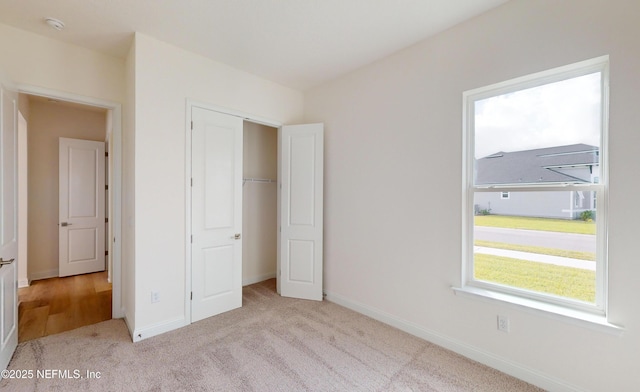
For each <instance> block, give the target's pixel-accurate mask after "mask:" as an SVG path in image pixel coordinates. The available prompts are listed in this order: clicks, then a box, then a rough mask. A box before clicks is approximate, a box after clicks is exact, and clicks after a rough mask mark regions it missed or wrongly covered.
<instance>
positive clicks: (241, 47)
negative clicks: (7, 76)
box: [0, 0, 507, 90]
mask: <svg viewBox="0 0 640 392" xmlns="http://www.w3.org/2000/svg"><path fill="white" fill-rule="evenodd" d="M506 1H507V0H0V23H4V24H7V25H10V26H14V27H17V28H20V29H23V30H27V31H31V32H34V33H37V34H41V35H45V36H47V37H51V38H54V39H57V40H60V41H64V42H68V43H72V44H76V45H79V46H82V47H85V48H89V49H93V50H96V51H99V52H102V53H105V54H109V55H112V56H116V57H121V58H124V57H125V56H126V54H127V52H128V49H129V45H130V43H131V39H132V37H133V33H134V32H136V31H137V32H141V33H144V34H146V35H149V36H152V37H155V38H157V39H159V40H161V41H165V42H167V43H170V44H173V45H176V46H179V47H182V48H184V49H187V50H189V51H192V52H195V53H199V54H201V55H204V56H206V57H209V58H211V59H213V60H216V61H220V62H222V63H225V64H227V65H230V66H232V67H234V68H237V69H241V70H244V71H246V72H250V73H253V74H255V75H259V76H261V77H263V78H266V79H269V80H272V81H274V82H277V83H279V84H282V85H284V86H287V87H291V88H294V89H297V90H306V89H308V88H311V87H313V86H316V85H318V84H321V83H323V82H325V81H328V80H331V79H334V78H336V77H338V76H340V75H343V74H345V73H347V72H349V71H352V70H355V69H357V68H359V67H362V66H364V65H366V64H368V63H371V62H373V61H375V60H378V59H380V58H383V57H385V56H388V55H390V54H391V53H394V52H396V51H398V50H400V49H403V48H405V47H408V46H411V45H413V44H415V43H417V42H419V41H421V40H423V39H425V38H427V37H429V36H431V35H434V34H436V33H438V32H440V31H443V30H445V29H447V28H449V27H451V26H453V25H455V24H458V23H460V22H462V21H464V20H466V19H469V18H472V17H474V16H476V15H478V14H480V13H483V12H485V11H487V10H489V9H491V8H493V7H496V6H498V5H500V4H503V3H505V2H506ZM45 17H53V18H57V19H60V20H61V21H63V22H64V23H65V25H66V26H65V29H64V30H63V31H57V30H54V29H52V28H50V27H49V26H47V25H46V24H45V23H44V18H45Z"/></svg>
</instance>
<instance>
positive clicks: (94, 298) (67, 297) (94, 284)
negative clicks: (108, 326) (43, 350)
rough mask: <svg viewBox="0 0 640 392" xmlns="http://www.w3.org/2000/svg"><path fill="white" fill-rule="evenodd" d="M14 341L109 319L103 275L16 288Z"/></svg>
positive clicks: (108, 286)
mask: <svg viewBox="0 0 640 392" xmlns="http://www.w3.org/2000/svg"><path fill="white" fill-rule="evenodd" d="M18 300H19V302H20V305H19V307H18V341H19V342H24V341H26V340H31V339H36V338H39V337H42V336H47V335H53V334H56V333H60V332H64V331H68V330H71V329H75V328H78V327H82V326H85V325H91V324H96V323H99V322H101V321H105V320H110V319H111V283H109V282H108V281H107V272H106V271H105V272H96V273H93V274H86V275H76V276H69V277H65V278H50V279H43V280H37V281H34V282H32V283H31V286H29V287H24V288H21V289H18Z"/></svg>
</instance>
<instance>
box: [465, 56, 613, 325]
mask: <svg viewBox="0 0 640 392" xmlns="http://www.w3.org/2000/svg"><path fill="white" fill-rule="evenodd" d="M607 91H608V57H607V56H605V57H601V58H597V59H593V60H588V61H584V62H581V63H577V64H572V65H569V66H565V67H560V68H557V69H553V70H549V71H545V72H541V73H538V74H534V75H529V76H525V77H522V78H518V79H514V80H510V81H507V82H503V83H499V84H496V85H491V86H487V87H483V88H479V89H476V90H472V91H467V92H465V93H464V105H465V106H464V108H465V113H464V114H465V121H464V143H465V148H464V151H465V156H464V157H463V159H464V161H465V162H464V185H465V186H464V195H463V202H464V206H463V213H464V227H463V230H464V233H463V239H464V251H463V255H464V257H463V271H464V274H463V281H464V285H465V286H471V287H475V288H479V289H484V290H488V291H490V292H498V293H503V294H506V295H508V296H512V297H519V298H526V299H527V300H534V301H538V302H541V303H550V304H554V305H561V306H564V307H568V308H573V309H578V310H583V311H588V312H592V313H596V314H602V315H604V314H605V303H606V300H605V294H606V281H605V276H606V259H605V257H606V256H605V255H606V250H605V246H606V226H607V221H606V219H607V215H606V209H605V207H606V203H605V202H604V200H606V197H607V170H606V168H607V148H606V147H607V143H606V142H607V109H608V107H607V102H608V97H607ZM505 199H512V200H511V201H510V202H509V203H506V202H502V203H501V202H500V201H501V200H505ZM596 200H598V203H597V211H596ZM477 211H487V212H488V213H487V214H478V213H477Z"/></svg>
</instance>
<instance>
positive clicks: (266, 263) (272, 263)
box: [242, 121, 278, 285]
mask: <svg viewBox="0 0 640 392" xmlns="http://www.w3.org/2000/svg"><path fill="white" fill-rule="evenodd" d="M243 136H244V139H243V147H244V152H243V155H242V158H243V173H244V174H243V176H244V178H258V179H270V180H276V179H277V178H278V130H277V129H276V128H271V127H267V126H265V125H260V124H256V123H252V122H247V121H245V122H244V133H243ZM277 209H278V188H277V183H263V182H246V183H245V184H244V185H243V186H242V284H243V285H248V284H252V283H256V282H261V281H263V280H266V279H271V278H275V276H276V264H277V263H276V261H277V260H276V259H277V245H278V235H277V234H278V233H277V224H278V221H277Z"/></svg>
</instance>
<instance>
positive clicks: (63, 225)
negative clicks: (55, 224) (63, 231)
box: [60, 222, 71, 227]
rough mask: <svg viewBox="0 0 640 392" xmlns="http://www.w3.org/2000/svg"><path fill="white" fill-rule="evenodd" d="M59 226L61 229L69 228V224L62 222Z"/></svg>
mask: <svg viewBox="0 0 640 392" xmlns="http://www.w3.org/2000/svg"><path fill="white" fill-rule="evenodd" d="M60 226H62V227H67V226H71V223H67V222H62V223H60Z"/></svg>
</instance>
